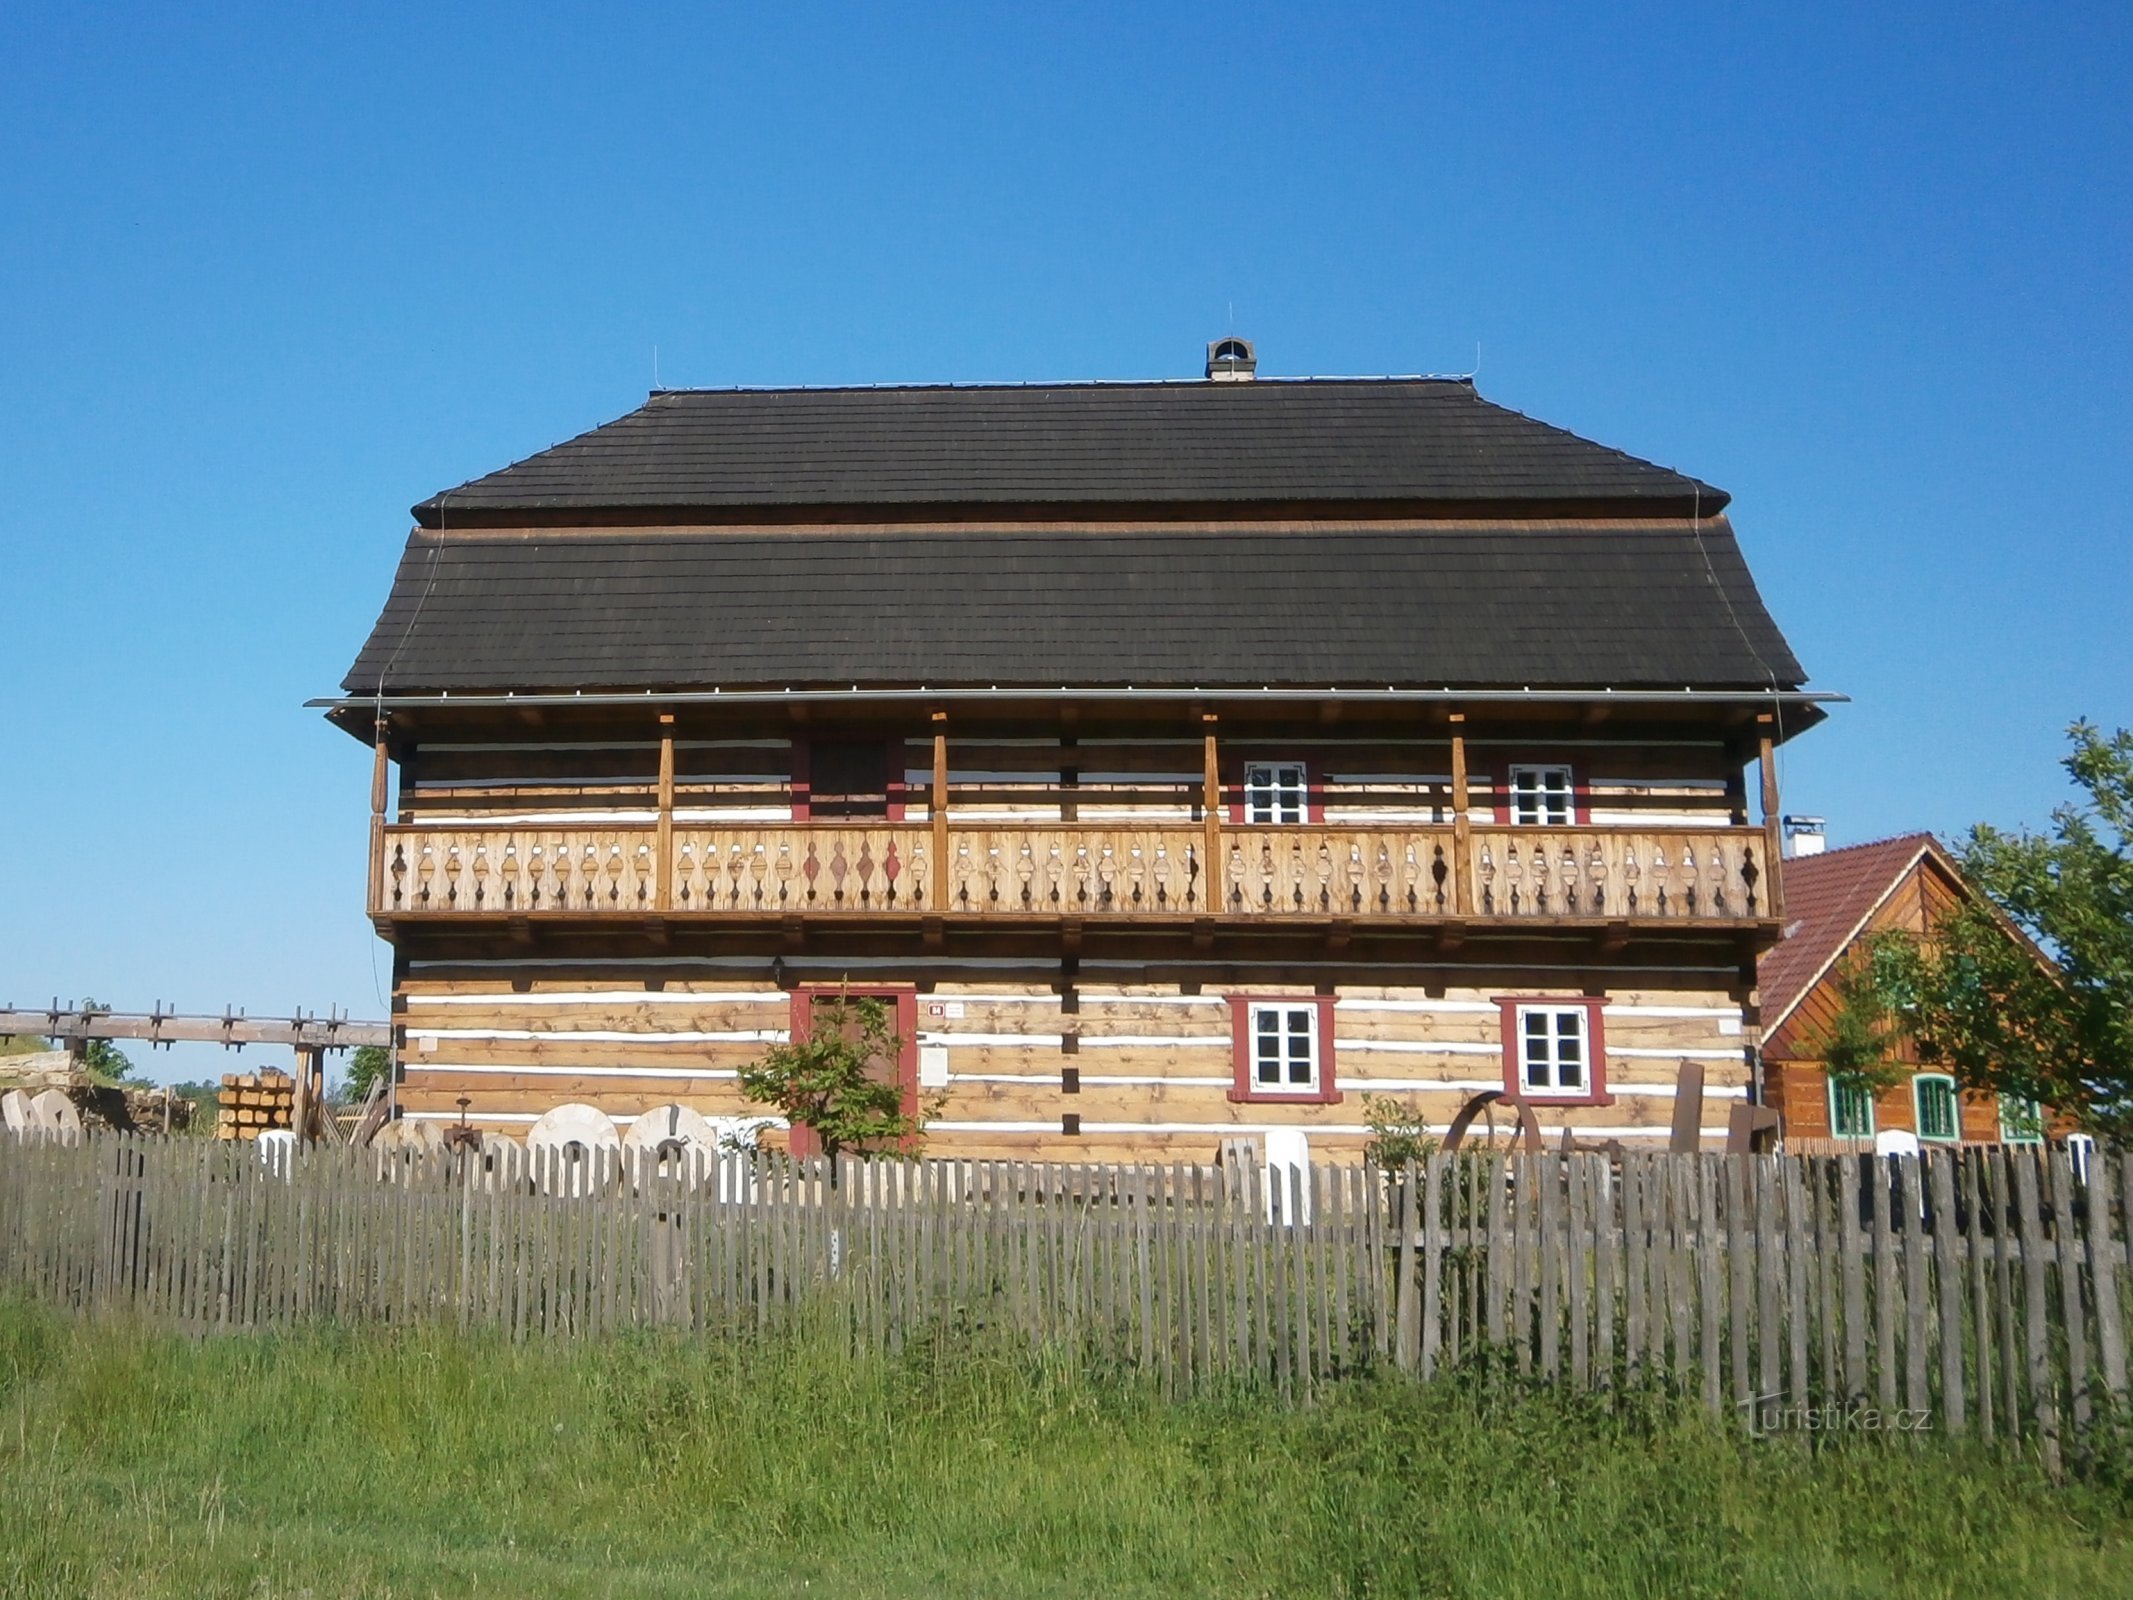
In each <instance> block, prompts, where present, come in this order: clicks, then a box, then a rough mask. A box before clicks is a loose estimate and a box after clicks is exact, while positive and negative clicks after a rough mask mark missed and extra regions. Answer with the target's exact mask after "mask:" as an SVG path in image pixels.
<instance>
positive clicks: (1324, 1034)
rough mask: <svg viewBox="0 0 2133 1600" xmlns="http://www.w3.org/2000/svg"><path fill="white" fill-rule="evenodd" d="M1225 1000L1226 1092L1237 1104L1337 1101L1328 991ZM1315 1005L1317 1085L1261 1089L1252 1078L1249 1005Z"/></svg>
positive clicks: (1328, 1103) (1327, 1103) (1329, 1103)
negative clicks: (1227, 1052) (1227, 1067)
mask: <svg viewBox="0 0 2133 1600" xmlns="http://www.w3.org/2000/svg"><path fill="white" fill-rule="evenodd" d="M1223 998H1224V999H1226V1000H1227V1001H1228V1002H1229V1042H1230V1073H1231V1080H1230V1091H1229V1097H1230V1099H1231V1100H1232V1101H1234V1102H1236V1103H1237V1104H1239V1105H1291V1106H1299V1105H1301V1106H1333V1105H1339V1104H1340V1102H1341V1091H1340V1084H1339V1081H1338V1080H1337V1078H1336V1077H1335V1074H1334V1049H1333V1000H1334V997H1333V996H1332V995H1330V994H1231V995H1225V996H1223ZM1255 1005H1270V1006H1315V1007H1317V1008H1318V1087H1317V1088H1315V1089H1306V1090H1303V1091H1300V1092H1297V1091H1289V1090H1280V1089H1262V1088H1260V1087H1259V1085H1258V1083H1257V1082H1256V1081H1255V1080H1254V1079H1253V1077H1252V1037H1251V1021H1252V1007H1253V1006H1255Z"/></svg>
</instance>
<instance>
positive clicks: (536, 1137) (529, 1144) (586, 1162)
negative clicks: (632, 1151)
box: [526, 1103, 622, 1195]
mask: <svg viewBox="0 0 2133 1600" xmlns="http://www.w3.org/2000/svg"><path fill="white" fill-rule="evenodd" d="M621 1152H622V1135H621V1134H620V1133H618V1132H616V1131H615V1122H614V1119H613V1118H612V1117H610V1116H609V1115H608V1114H607V1113H606V1112H604V1111H602V1110H600V1109H599V1108H598V1107H597V1106H588V1105H579V1104H576V1103H572V1104H570V1105H561V1106H555V1107H553V1108H551V1109H550V1110H547V1111H544V1112H542V1113H541V1116H540V1118H539V1120H537V1121H536V1122H535V1123H534V1124H533V1126H532V1127H530V1128H528V1129H527V1130H526V1154H527V1156H528V1158H529V1159H530V1160H531V1161H532V1163H533V1179H534V1182H535V1183H537V1184H539V1185H540V1187H541V1192H542V1193H544V1194H565V1195H573V1194H597V1193H598V1192H599V1191H600V1190H602V1189H604V1188H606V1187H607V1184H608V1181H609V1179H610V1177H611V1176H612V1175H613V1173H614V1170H615V1169H616V1168H617V1167H618V1166H620V1164H621Z"/></svg>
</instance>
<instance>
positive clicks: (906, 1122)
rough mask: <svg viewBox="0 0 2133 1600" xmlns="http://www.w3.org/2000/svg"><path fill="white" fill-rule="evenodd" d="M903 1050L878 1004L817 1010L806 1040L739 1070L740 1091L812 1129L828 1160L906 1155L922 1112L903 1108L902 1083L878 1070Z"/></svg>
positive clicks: (847, 1002) (843, 1003)
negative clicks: (850, 1153)
mask: <svg viewBox="0 0 2133 1600" xmlns="http://www.w3.org/2000/svg"><path fill="white" fill-rule="evenodd" d="M902 1045H903V1041H902V1040H900V1039H899V1038H897V1037H896V1035H895V1034H894V1033H893V1032H892V1031H891V1030H890V1027H889V1016H888V1011H887V1009H886V1008H885V1007H884V1006H883V1005H882V1003H881V1002H880V1001H879V1000H869V999H858V1000H852V999H842V1000H838V1001H836V1002H834V1003H833V1004H828V1005H820V1006H817V1007H816V1009H815V1012H814V1026H813V1029H812V1030H811V1031H810V1033H809V1034H808V1036H807V1037H806V1038H804V1039H794V1040H792V1041H791V1042H789V1043H787V1044H774V1045H772V1046H770V1048H769V1049H767V1050H765V1051H764V1052H763V1059H762V1060H761V1061H759V1062H756V1063H755V1064H754V1065H753V1066H746V1067H743V1068H741V1093H742V1094H743V1095H745V1096H746V1097H747V1098H748V1099H750V1100H753V1101H755V1102H756V1103H758V1104H760V1105H773V1106H776V1107H777V1108H778V1109H779V1110H780V1111H782V1112H783V1113H784V1114H785V1118H786V1120H787V1121H789V1122H791V1123H793V1124H795V1125H796V1126H799V1127H804V1128H809V1129H812V1130H813V1131H814V1135H815V1137H816V1138H817V1139H818V1140H820V1141H821V1144H822V1153H823V1154H824V1155H826V1156H831V1157H835V1156H837V1155H839V1154H841V1153H842V1152H844V1151H846V1150H852V1151H856V1152H858V1153H860V1154H862V1155H871V1154H874V1153H876V1152H878V1151H882V1152H896V1153H899V1154H901V1153H903V1152H905V1151H907V1150H909V1149H910V1147H911V1145H912V1143H913V1142H914V1141H915V1140H916V1139H917V1138H918V1137H919V1135H920V1132H921V1130H922V1129H923V1127H924V1124H925V1116H924V1110H922V1111H921V1114H920V1115H918V1116H913V1115H911V1114H910V1113H909V1112H907V1111H905V1110H904V1091H903V1086H902V1085H901V1084H900V1083H898V1082H896V1081H895V1080H894V1078H893V1076H891V1077H888V1078H884V1077H882V1076H879V1075H877V1072H876V1070H875V1068H876V1066H877V1064H878V1063H880V1062H882V1061H894V1060H896V1059H897V1054H898V1052H899V1051H900V1050H901V1049H902ZM927 1109H930V1108H927Z"/></svg>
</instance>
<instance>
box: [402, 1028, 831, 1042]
mask: <svg viewBox="0 0 2133 1600" xmlns="http://www.w3.org/2000/svg"><path fill="white" fill-rule="evenodd" d="M407 1036H408V1037H409V1038H410V1039H526V1040H543V1039H570V1040H575V1041H577V1042H579V1043H582V1044H784V1043H785V1042H786V1041H787V1040H788V1039H789V1038H790V1037H791V1035H790V1034H789V1033H788V1031H787V1030H786V1029H784V1028H738V1029H733V1030H731V1031H720V1032H715V1033H698V1032H676V1033H654V1032H651V1031H650V1030H646V1031H645V1032H642V1033H627V1032H623V1031H620V1030H618V1029H612V1028H552V1029H544V1028H410V1029H408V1030H407Z"/></svg>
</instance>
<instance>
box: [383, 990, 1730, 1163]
mask: <svg viewBox="0 0 2133 1600" xmlns="http://www.w3.org/2000/svg"><path fill="white" fill-rule="evenodd" d="M691 965H692V964H691V963H688V962H684V961H679V960H678V959H677V961H676V963H675V964H671V965H666V966H660V967H657V968H654V969H652V970H654V971H656V972H657V973H658V974H659V976H657V977H655V978H654V979H653V981H656V982H659V983H660V984H661V987H660V989H659V990H658V991H657V992H647V991H646V989H645V973H646V970H647V969H645V968H643V967H637V968H634V969H633V968H632V967H631V965H630V964H628V963H622V964H608V965H605V966H599V967H585V968H582V969H579V970H569V969H567V968H565V969H563V970H558V969H557V968H556V967H553V966H542V965H538V964H532V963H523V964H522V963H514V962H510V961H499V962H495V963H483V964H479V965H461V966H456V967H447V968H442V969H436V968H421V967H418V968H416V969H415V970H413V971H411V972H410V973H409V974H408V976H407V977H406V978H405V979H404V981H403V983H402V986H401V990H400V995H399V1007H398V1019H399V1021H400V1022H401V1023H402V1024H403V1026H404V1030H405V1040H406V1043H405V1046H404V1049H403V1053H402V1061H403V1064H404V1068H405V1074H406V1076H405V1081H404V1082H403V1083H402V1085H401V1086H400V1090H399V1096H400V1104H401V1106H402V1107H403V1108H404V1109H405V1110H407V1111H408V1112H409V1113H410V1114H413V1115H417V1116H424V1117H430V1118H439V1119H453V1118H457V1116H458V1115H459V1113H460V1108H459V1105H458V1101H459V1099H460V1097H462V1096H465V1097H466V1098H467V1099H468V1100H469V1101H470V1105H469V1106H468V1108H467V1113H468V1115H469V1117H470V1118H471V1119H472V1120H474V1121H476V1122H480V1123H483V1124H485V1125H487V1126H491V1127H496V1128H508V1127H512V1126H522V1125H523V1124H524V1123H525V1122H530V1121H531V1120H532V1119H533V1118H534V1117H536V1116H538V1115H539V1114H540V1113H541V1112H543V1111H546V1110H548V1109H549V1108H550V1107H552V1106H555V1105H559V1104H562V1103H565V1102H567V1101H583V1102H586V1103H589V1104H592V1105H595V1106H598V1107H599V1108H600V1109H602V1110H603V1111H606V1112H608V1113H609V1114H610V1115H613V1116H615V1117H617V1118H618V1119H627V1118H630V1117H633V1116H635V1115H637V1114H638V1113H640V1112H642V1111H645V1110H648V1109H650V1108H651V1107H653V1106H657V1105H663V1104H667V1103H669V1102H678V1103H681V1104H684V1105H687V1106H689V1107H691V1108H692V1109H694V1110H697V1111H700V1112H702V1113H704V1114H705V1115H706V1116H710V1117H714V1118H743V1117H749V1116H757V1115H761V1114H762V1108H761V1107H756V1106H751V1105H749V1104H748V1103H747V1102H746V1101H744V1100H743V1098H742V1097H741V1093H740V1088H739V1083H738V1072H739V1069H740V1067H741V1066H743V1065H744V1064H746V1063H748V1062H752V1061H755V1060H758V1059H760V1058H761V1056H762V1053H763V1050H764V1048H765V1047H766V1046H767V1045H769V1044H772V1043H774V1042H777V1041H779V1040H782V1039H784V1038H785V1037H786V1028H787V1024H788V1018H789V1006H790V996H789V994H788V993H787V992H786V990H784V989H783V988H781V987H779V986H778V985H776V984H774V983H773V982H772V981H771V980H770V977H769V973H768V962H767V961H763V962H757V961H753V960H742V959H740V958H735V959H734V960H733V962H732V963H731V964H730V965H729V967H728V969H727V970H728V972H729V973H730V974H731V975H730V976H729V975H718V974H716V973H714V972H706V971H705V970H704V965H705V964H695V965H696V969H695V970H691ZM624 973H628V974H630V976H628V977H623V976H620V974H624ZM1543 976H1544V975H1540V974H1534V973H1510V972H1507V973H1504V974H1502V975H1501V979H1502V981H1501V982H1497V983H1467V984H1463V985H1457V986H1449V987H1446V988H1443V989H1442V990H1441V991H1437V992H1434V993H1433V992H1430V991H1428V990H1425V989H1423V988H1420V987H1404V986H1373V985H1359V984H1345V983H1344V984H1340V985H1337V986H1335V987H1336V1003H1335V1005H1334V1008H1333V1018H1334V1040H1333V1052H1332V1053H1333V1064H1334V1065H1333V1070H1334V1076H1335V1083H1336V1085H1337V1087H1338V1089H1339V1091H1340V1093H1341V1099H1340V1100H1339V1101H1338V1102H1337V1103H1335V1104H1331V1105H1299V1104H1278V1103H1264V1102H1239V1101H1237V1100H1236V1099H1234V1098H1233V1086H1234V1082H1235V1071H1234V1056H1233V1044H1232V1038H1233V1034H1232V1016H1231V1007H1230V1005H1229V1002H1228V1000H1227V999H1226V995H1227V994H1228V993H1230V992H1235V993H1239V994H1252V993H1260V994H1279V995H1292V994H1295V993H1298V992H1299V990H1298V987H1297V985H1296V984H1295V982H1294V981H1293V976H1292V975H1290V974H1285V973H1277V972H1269V973H1268V974H1267V975H1266V976H1265V977H1264V978H1262V979H1259V980H1257V981H1245V980H1244V979H1242V978H1239V977H1237V976H1236V975H1233V974H1228V975H1225V974H1211V975H1210V979H1209V981H1207V982H1205V983H1202V984H1199V985H1196V986H1193V987H1196V988H1197V990H1198V992H1188V990H1187V988H1186V986H1183V985H1180V984H1133V983H1125V982H1116V981H1097V980H1089V981H1082V982H1078V983H1076V984H1073V985H1071V986H1070V987H1069V988H1068V991H1067V993H1065V994H1062V992H1061V988H1062V985H1061V983H1060V980H1059V979H1058V978H1057V977H1056V975H1055V971H1047V970H1046V969H1044V968H1042V967H1036V966H1022V967H1019V968H1018V967H1017V966H1015V965H1013V964H1009V965H1006V966H1004V967H1003V968H1002V969H1001V970H999V971H998V972H997V974H984V975H978V974H972V973H968V972H962V973H954V974H953V975H947V974H942V973H939V972H935V971H928V970H926V969H924V968H923V967H919V966H914V965H913V964H911V963H889V964H881V963H873V964H853V965H848V966H846V967H845V968H844V970H842V971H840V970H836V968H835V967H834V966H824V967H822V968H821V969H820V970H819V971H810V970H807V969H805V968H801V967H795V968H794V969H792V970H791V971H789V972H788V974H787V981H788V982H790V981H796V980H798V979H805V980H806V981H826V982H831V983H835V982H837V981H839V980H840V979H841V978H849V980H850V981H851V982H852V983H853V984H855V985H860V986H864V985H868V984H895V983H899V982H918V983H921V984H922V985H923V987H922V989H921V992H920V994H919V996H918V1029H919V1033H918V1041H917V1042H918V1045H919V1047H920V1049H921V1051H922V1052H940V1054H939V1055H928V1056H927V1057H926V1059H927V1060H928V1061H929V1063H933V1065H931V1066H930V1067H929V1069H928V1075H929V1076H933V1077H936V1078H939V1083H938V1089H939V1091H940V1092H941V1093H942V1094H943V1095H944V1099H943V1101H942V1105H941V1109H940V1112H939V1114H938V1116H937V1117H936V1119H935V1120H934V1122H933V1123H932V1125H931V1131H930V1135H929V1137H930V1142H931V1147H932V1148H934V1149H936V1150H938V1151H939V1152H941V1153H943V1154H954V1155H958V1156H972V1157H981V1156H982V1157H993V1156H999V1157H1033V1156H1036V1155H1039V1154H1047V1155H1050V1156H1053V1157H1055V1158H1058V1159H1081V1160H1126V1159H1156V1158H1159V1159H1163V1160H1171V1159H1208V1158H1211V1157H1212V1156H1213V1155H1214V1153H1215V1152H1216V1150H1217V1149H1218V1148H1219V1147H1220V1144H1221V1141H1222V1140H1223V1139H1224V1138H1225V1137H1233V1136H1238V1135H1245V1136H1251V1137H1255V1138H1256V1137H1260V1136H1263V1134H1264V1132H1265V1130H1267V1129H1269V1128H1275V1127H1296V1128H1300V1129H1302V1130H1303V1131H1304V1132H1305V1133H1306V1135H1307V1137H1308V1138H1309V1139H1310V1141H1311V1147H1312V1149H1313V1150H1314V1151H1317V1152H1322V1153H1323V1154H1324V1156H1325V1157H1326V1158H1327V1159H1331V1160H1336V1161H1353V1160H1357V1159H1359V1158H1360V1156H1361V1152H1362V1147H1363V1145H1364V1143H1365V1141H1366V1140H1367V1139H1368V1137H1369V1132H1368V1129H1367V1127H1366V1126H1365V1111H1364V1108H1363V1097H1364V1096H1365V1095H1366V1094H1386V1095H1392V1096H1396V1097H1398V1098H1400V1099H1402V1100H1404V1101H1406V1102H1408V1103H1409V1104H1410V1105H1411V1106H1412V1107H1413V1109H1414V1111H1415V1113H1416V1114H1417V1115H1418V1116H1419V1117H1420V1118H1422V1119H1423V1120H1426V1121H1427V1122H1428V1123H1430V1124H1431V1125H1432V1126H1433V1127H1435V1128H1436V1129H1437V1130H1439V1131H1440V1132H1441V1131H1442V1130H1443V1129H1445V1128H1446V1127H1447V1126H1448V1125H1449V1123H1450V1122H1451V1120H1452V1118H1453V1117H1454V1116H1455V1115H1456V1114H1457V1112H1458V1110H1459V1108H1460V1107H1461V1106H1462V1105H1463V1104H1464V1103H1465V1101H1466V1100H1467V1099H1468V1098H1469V1097H1470V1096H1471V1095H1473V1094H1474V1093H1475V1092H1477V1091H1480V1090H1484V1089H1490V1088H1495V1089H1501V1088H1502V1087H1503V1086H1504V1053H1503V1045H1502V1035H1501V1026H1502V1025H1501V1012H1500V1009H1499V1007H1498V1006H1497V1004H1496V1003H1495V997H1496V996H1498V995H1502V994H1522V995H1525V994H1536V993H1542V994H1545V993H1555V994H1560V995H1563V996H1565V997H1570V998H1574V997H1576V996H1578V995H1580V994H1581V993H1582V992H1583V984H1582V981H1575V982H1569V981H1566V980H1564V979H1561V978H1557V979H1556V981H1555V982H1554V984H1553V985H1549V984H1546V983H1543V985H1542V986H1541V987H1538V988H1536V987H1535V984H1534V979H1535V978H1536V977H1543ZM1308 989H1309V986H1308V985H1307V986H1305V989H1304V991H1303V992H1308ZM1607 1000H1608V1003H1607V1005H1606V1006H1605V1007H1604V1008H1603V1010H1602V1013H1601V1015H1602V1018H1603V1027H1604V1036H1605V1045H1606V1053H1607V1076H1608V1088H1609V1090H1610V1092H1611V1095H1612V1101H1611V1103H1609V1104H1604V1105H1591V1106H1580V1107H1576V1108H1558V1109H1549V1108H1546V1107H1543V1108H1541V1109H1540V1110H1539V1112H1538V1115H1539V1118H1540V1121H1541V1123H1542V1125H1543V1126H1544V1127H1546V1128H1551V1129H1552V1128H1555V1127H1560V1126H1565V1125H1568V1126H1572V1127H1575V1128H1576V1129H1578V1130H1579V1132H1580V1135H1581V1136H1588V1137H1594V1138H1622V1139H1625V1140H1631V1141H1637V1142H1639V1143H1649V1144H1651V1145H1652V1146H1653V1147H1654V1148H1656V1147H1657V1146H1658V1145H1659V1144H1660V1143H1661V1142H1663V1140H1664V1138H1665V1136H1666V1134H1667V1132H1668V1130H1669V1127H1670V1124H1671V1121H1672V1117H1673V1109H1674V1087H1675V1084H1676V1082H1677V1080H1678V1078H1679V1075H1680V1073H1681V1070H1682V1068H1683V1066H1684V1065H1685V1064H1687V1063H1694V1064H1695V1065H1697V1066H1698V1067H1700V1068H1701V1069H1702V1071H1703V1074H1704V1082H1705V1086H1706V1087H1705V1095H1706V1105H1705V1110H1704V1117H1703V1123H1704V1128H1703V1136H1704V1138H1705V1139H1706V1141H1707V1142H1710V1143H1713V1144H1715V1143H1717V1142H1718V1141H1720V1140H1722V1139H1723V1137H1724V1130H1725V1126H1726V1117H1727V1112H1728V1109H1729V1107H1730V1106H1731V1105H1732V1104H1734V1103H1736V1102H1738V1101H1739V1100H1740V1099H1742V1098H1743V1097H1744V1095H1745V1092H1746V1086H1747V1082H1748V1069H1747V1066H1746V1061H1745V1055H1744V1050H1745V1047H1746V1045H1747V1043H1748V1040H1749V1035H1748V1030H1747V1027H1746V1025H1745V1022H1744V1016H1745V1013H1744V1011H1743V1009H1742V1007H1741V1005H1740V1003H1739V1002H1738V1001H1737V1000H1735V999H1733V998H1732V997H1731V995H1730V993H1729V991H1728V990H1727V988H1725V987H1724V986H1720V985H1716V984H1708V985H1702V986H1699V985H1694V984H1684V983H1680V982H1674V983H1667V982H1664V981H1645V982H1642V983H1639V984H1636V985H1633V986H1625V987H1623V988H1620V989H1617V990H1614V991H1612V992H1611V993H1610V994H1609V995H1608V997H1607ZM943 1070H945V1078H940V1077H939V1075H940V1073H941V1072H942V1071H943ZM1069 1074H1071V1076H1069ZM1070 1083H1071V1084H1072V1085H1073V1086H1074V1087H1073V1088H1072V1089H1071V1090H1070V1089H1069V1087H1068V1085H1069V1084H1070ZM928 1092H929V1093H930V1092H933V1090H932V1089H931V1088H929V1090H928ZM1068 1116H1075V1117H1078V1118H1079V1119H1080V1122H1079V1127H1080V1131H1079V1133H1078V1134H1075V1135H1069V1134H1067V1133H1065V1132H1063V1131H1062V1128H1063V1119H1064V1118H1066V1117H1068Z"/></svg>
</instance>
